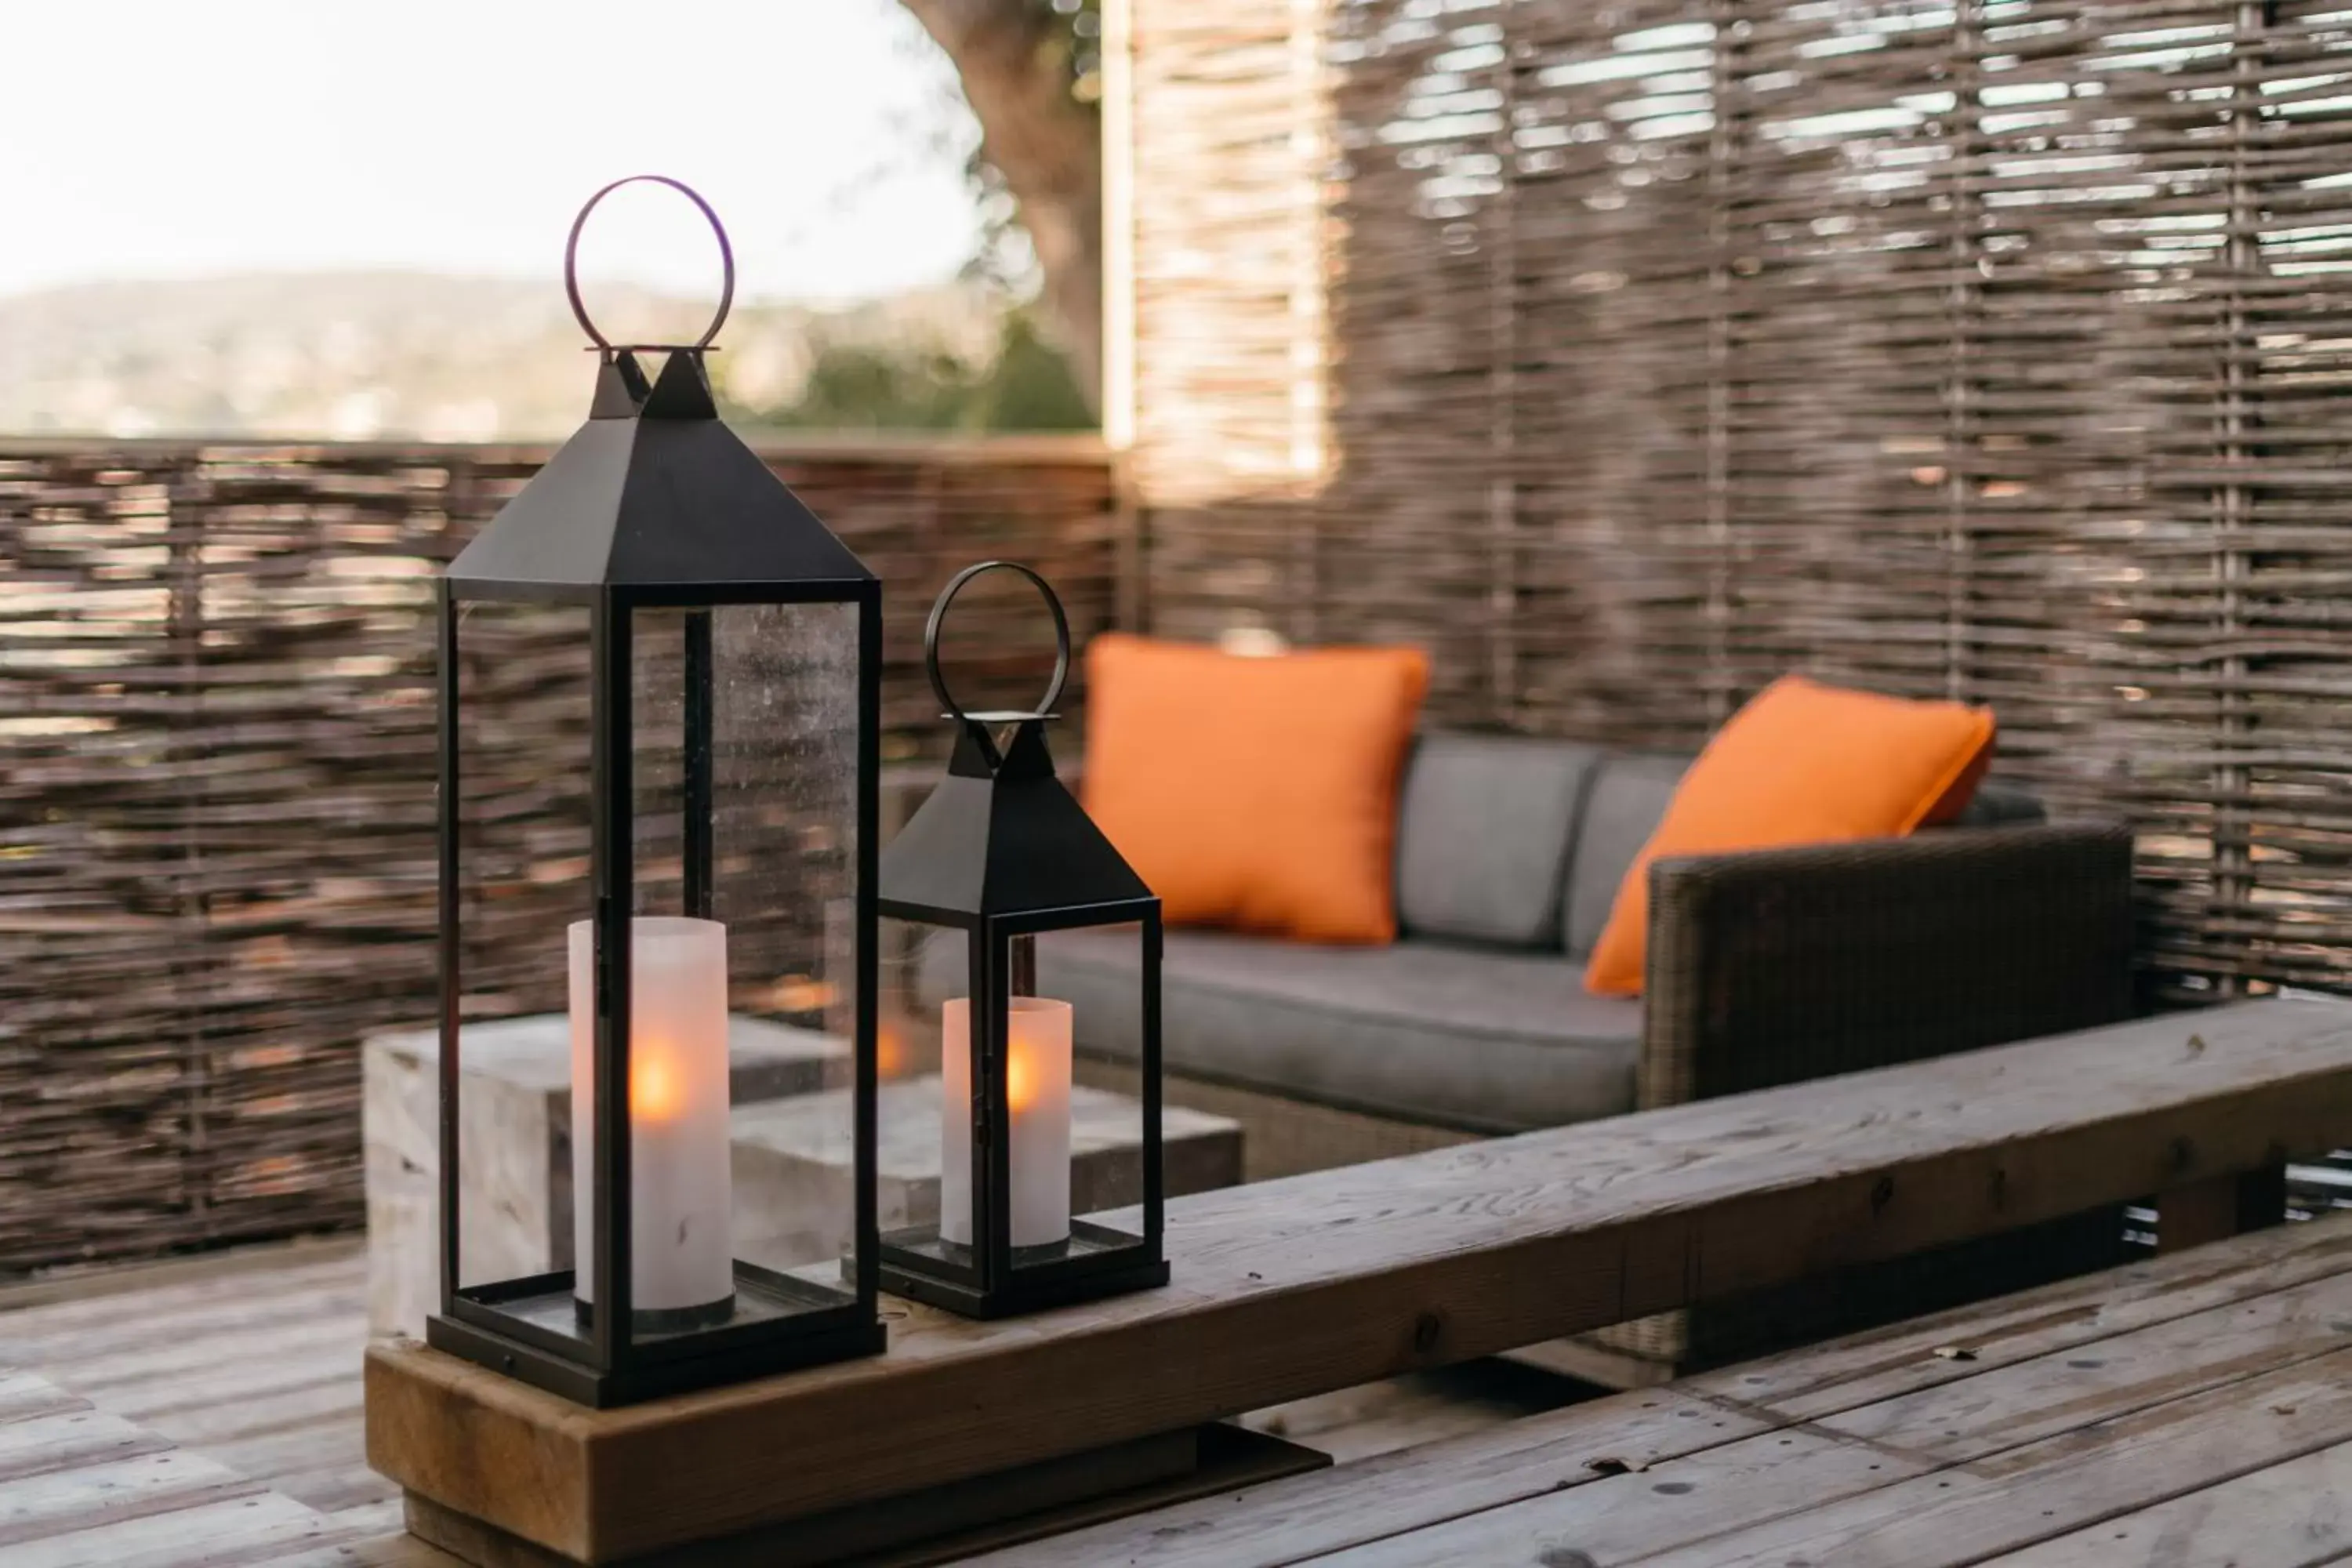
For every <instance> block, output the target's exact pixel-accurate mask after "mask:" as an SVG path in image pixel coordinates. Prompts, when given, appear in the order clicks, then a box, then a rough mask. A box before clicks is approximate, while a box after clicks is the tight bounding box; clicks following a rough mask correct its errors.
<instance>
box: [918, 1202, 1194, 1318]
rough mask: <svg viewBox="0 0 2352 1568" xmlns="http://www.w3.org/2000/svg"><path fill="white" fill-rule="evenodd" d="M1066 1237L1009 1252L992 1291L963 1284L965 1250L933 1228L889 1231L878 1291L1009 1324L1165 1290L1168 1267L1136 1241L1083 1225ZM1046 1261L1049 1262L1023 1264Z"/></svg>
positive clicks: (967, 1250) (1078, 1223) (967, 1272)
mask: <svg viewBox="0 0 2352 1568" xmlns="http://www.w3.org/2000/svg"><path fill="white" fill-rule="evenodd" d="M1070 1231H1071V1235H1070V1240H1069V1241H1068V1242H1066V1243H1064V1244H1061V1245H1059V1246H1057V1247H1052V1248H1046V1247H1037V1248H1021V1249H1018V1250H1016V1251H1015V1252H1014V1253H1013V1259H1014V1265H1015V1266H1014V1267H1013V1268H1012V1270H1011V1271H1010V1274H1011V1278H1010V1279H1007V1280H1006V1281H1005V1282H1004V1283H1002V1284H1000V1285H998V1286H997V1287H996V1288H995V1289H982V1288H981V1286H980V1285H979V1284H978V1283H977V1282H976V1281H975V1280H973V1279H971V1278H970V1277H969V1276H970V1273H971V1257H972V1253H971V1248H969V1247H958V1246H956V1245H955V1244H953V1243H951V1242H947V1241H943V1240H942V1239H940V1234H939V1232H938V1230H937V1229H936V1228H935V1227H932V1226H918V1227H914V1228H910V1229H907V1230H899V1231H891V1232H888V1233H887V1234H886V1235H884V1237H882V1289H885V1290H887V1291H889V1292H890V1293H891V1294H892V1295H894V1296H904V1297H906V1298H907V1299H908V1300H911V1301H920V1302H922V1303H923V1304H924V1305H926V1306H930V1307H937V1308H939V1309H940V1310H943V1311H949V1312H953V1313H956V1314H957V1315H958V1316H960V1317H966V1318H1012V1317H1019V1316H1021V1315H1023V1314H1024V1313H1028V1312H1042V1311H1045V1310H1048V1309H1049V1308H1054V1307H1067V1306H1072V1305H1075V1304H1076V1303H1077V1302H1080V1301H1093V1300H1099V1299H1101V1298H1102V1297H1105V1296H1124V1295H1126V1294H1127V1293H1129V1291H1133V1290H1151V1289H1158V1288H1159V1287H1160V1286H1162V1285H1165V1284H1167V1283H1168V1260H1167V1259H1166V1258H1154V1257H1152V1256H1151V1254H1150V1249H1149V1248H1148V1247H1145V1246H1144V1244H1143V1242H1142V1240H1141V1238H1140V1237H1133V1236H1130V1235H1128V1234H1126V1233H1124V1232H1121V1231H1117V1230H1111V1229H1108V1228H1105V1227H1103V1226H1096V1225H1090V1224H1088V1223H1087V1221H1085V1220H1078V1221H1076V1222H1075V1223H1074V1224H1073V1225H1072V1226H1071V1227H1070ZM1046 1253H1050V1254H1052V1255H1053V1256H1052V1258H1051V1259H1050V1260H1048V1259H1044V1258H1040V1259H1038V1260H1037V1261H1034V1262H1031V1261H1030V1258H1033V1257H1034V1256H1035V1255H1037V1254H1046ZM1024 1255H1027V1256H1024ZM958 1275H963V1276H966V1277H965V1278H961V1279H959V1278H957V1276H958Z"/></svg>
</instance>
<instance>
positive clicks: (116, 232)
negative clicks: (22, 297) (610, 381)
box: [0, 0, 976, 299]
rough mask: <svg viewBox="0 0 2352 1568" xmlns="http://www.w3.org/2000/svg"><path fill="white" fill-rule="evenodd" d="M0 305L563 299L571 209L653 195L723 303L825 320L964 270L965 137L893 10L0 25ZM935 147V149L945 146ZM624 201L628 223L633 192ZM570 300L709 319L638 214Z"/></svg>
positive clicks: (667, 10) (66, 2)
mask: <svg viewBox="0 0 2352 1568" xmlns="http://www.w3.org/2000/svg"><path fill="white" fill-rule="evenodd" d="M0 13H5V20H0V54H5V57H6V58H7V59H8V70H7V87H6V90H5V92H0V294H5V293H13V292H16V291H19V290H23V289H33V288H39V287H44V286H47V285H53V284H58V283H69V282H79V281H90V280H96V279H126V278H129V279H137V278H153V277H189V276H201V275H205V274H211V273H220V272H230V271H257V270H267V271H281V270H312V269H320V268H379V267H394V268H424V269H430V270H434V271H446V272H463V273H486V272H487V273H499V274H509V275H517V276H521V277H527V278H537V277H545V278H549V279H554V278H556V277H558V276H560V268H561V263H562V246H563V236H564V233H565V231H566V229H567V228H568V227H569V226H570V225H571V221H572V214H573V213H574V212H575V211H576V210H577V209H578V207H579V205H580V204H581V203H582V202H583V201H584V200H586V199H587V197H588V195H589V194H590V193H591V192H593V190H595V188H596V187H597V186H599V185H601V184H604V183H605V182H606V181H608V180H611V179H614V178H616V177H617V176H619V175H622V174H642V173H661V174H674V175H677V177H678V178H680V179H683V180H685V181H686V182H687V183H688V184H692V185H694V186H696V187H697V188H698V189H699V190H700V191H701V192H702V193H703V194H704V195H706V196H708V197H709V199H710V202H711V204H712V205H714V206H715V207H717V208H718V210H719V216H721V217H722V218H724V219H725V220H726V223H727V226H728V230H729V232H730V235H731V237H733V240H734V244H735V250H736V258H737V266H738V269H739V272H740V281H739V284H738V289H739V291H740V295H741V296H742V297H745V298H751V299H759V298H776V297H799V298H817V299H844V298H854V297H856V296H860V295H867V294H880V293H888V292H891V291H894V290H897V289H904V288H908V287H910V286H915V285H919V284H924V283H929V282H935V281H938V280H940V279H944V278H947V277H949V276H950V275H952V274H953V273H954V271H955V270H956V268H958V266H959V265H961V263H962V262H963V261H964V259H965V258H967V257H968V256H969V255H970V254H971V250H972V247H973V243H974V234H975V232H976V220H975V216H974V211H973V205H972V202H971V196H970V194H969V192H968V191H967V189H966V187H965V184H964V181H963V175H962V160H963V153H964V148H965V147H966V146H968V145H969V140H970V139H971V137H972V136H974V135H975V132H973V131H972V130H971V125H970V122H969V120H968V118H967V117H965V116H964V115H963V114H962V113H961V110H960V108H959V109H943V108H942V107H941V106H942V104H943V102H951V98H950V94H951V92H952V83H953V76H952V73H951V72H950V70H949V68H948V66H947V63H946V61H945V59H944V58H941V57H940V55H939V54H938V53H937V51H936V50H934V49H932V48H931V47H930V46H929V41H928V40H927V39H926V38H924V37H923V35H922V33H921V30H920V29H919V27H917V26H915V24H914V23H913V21H912V20H911V19H910V18H909V17H908V16H907V15H906V14H905V13H904V12H903V11H901V10H900V9H899V7H898V5H897V3H896V0H108V3H106V4H97V3H91V0H54V3H52V0H0ZM942 142H945V143H947V144H944V145H943V144H941V143H942ZM641 192H642V193H644V194H643V195H640V193H641ZM583 273H585V274H586V275H587V276H589V277H591V278H592V279H593V278H599V277H601V278H612V279H620V278H626V279H634V280H636V281H640V282H646V283H653V284H658V285H664V286H667V287H673V288H677V289H695V290H708V289H711V288H712V287H713V286H714V284H715V280H716V279H717V276H718V264H717V261H716V259H715V252H714V251H713V250H712V248H711V244H710V241H709V237H708V233H707V231H706V230H704V229H703V228H702V227H701V225H700V220H699V219H698V217H697V216H695V215H694V213H693V210H692V209H691V208H690V207H688V205H686V204H685V202H684V201H683V200H682V199H680V198H678V197H677V196H675V195H669V194H667V193H663V192H660V191H659V190H658V189H657V188H655V187H643V186H640V187H635V188H634V189H632V190H631V191H626V192H622V193H619V194H617V195H614V196H613V197H612V198H610V199H609V200H607V201H606V202H605V203H604V205H603V206H602V207H600V208H599V209H598V216H597V218H596V219H595V220H594V221H593V222H592V223H591V225H590V226H589V230H588V237H587V238H586V239H585V240H583Z"/></svg>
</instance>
